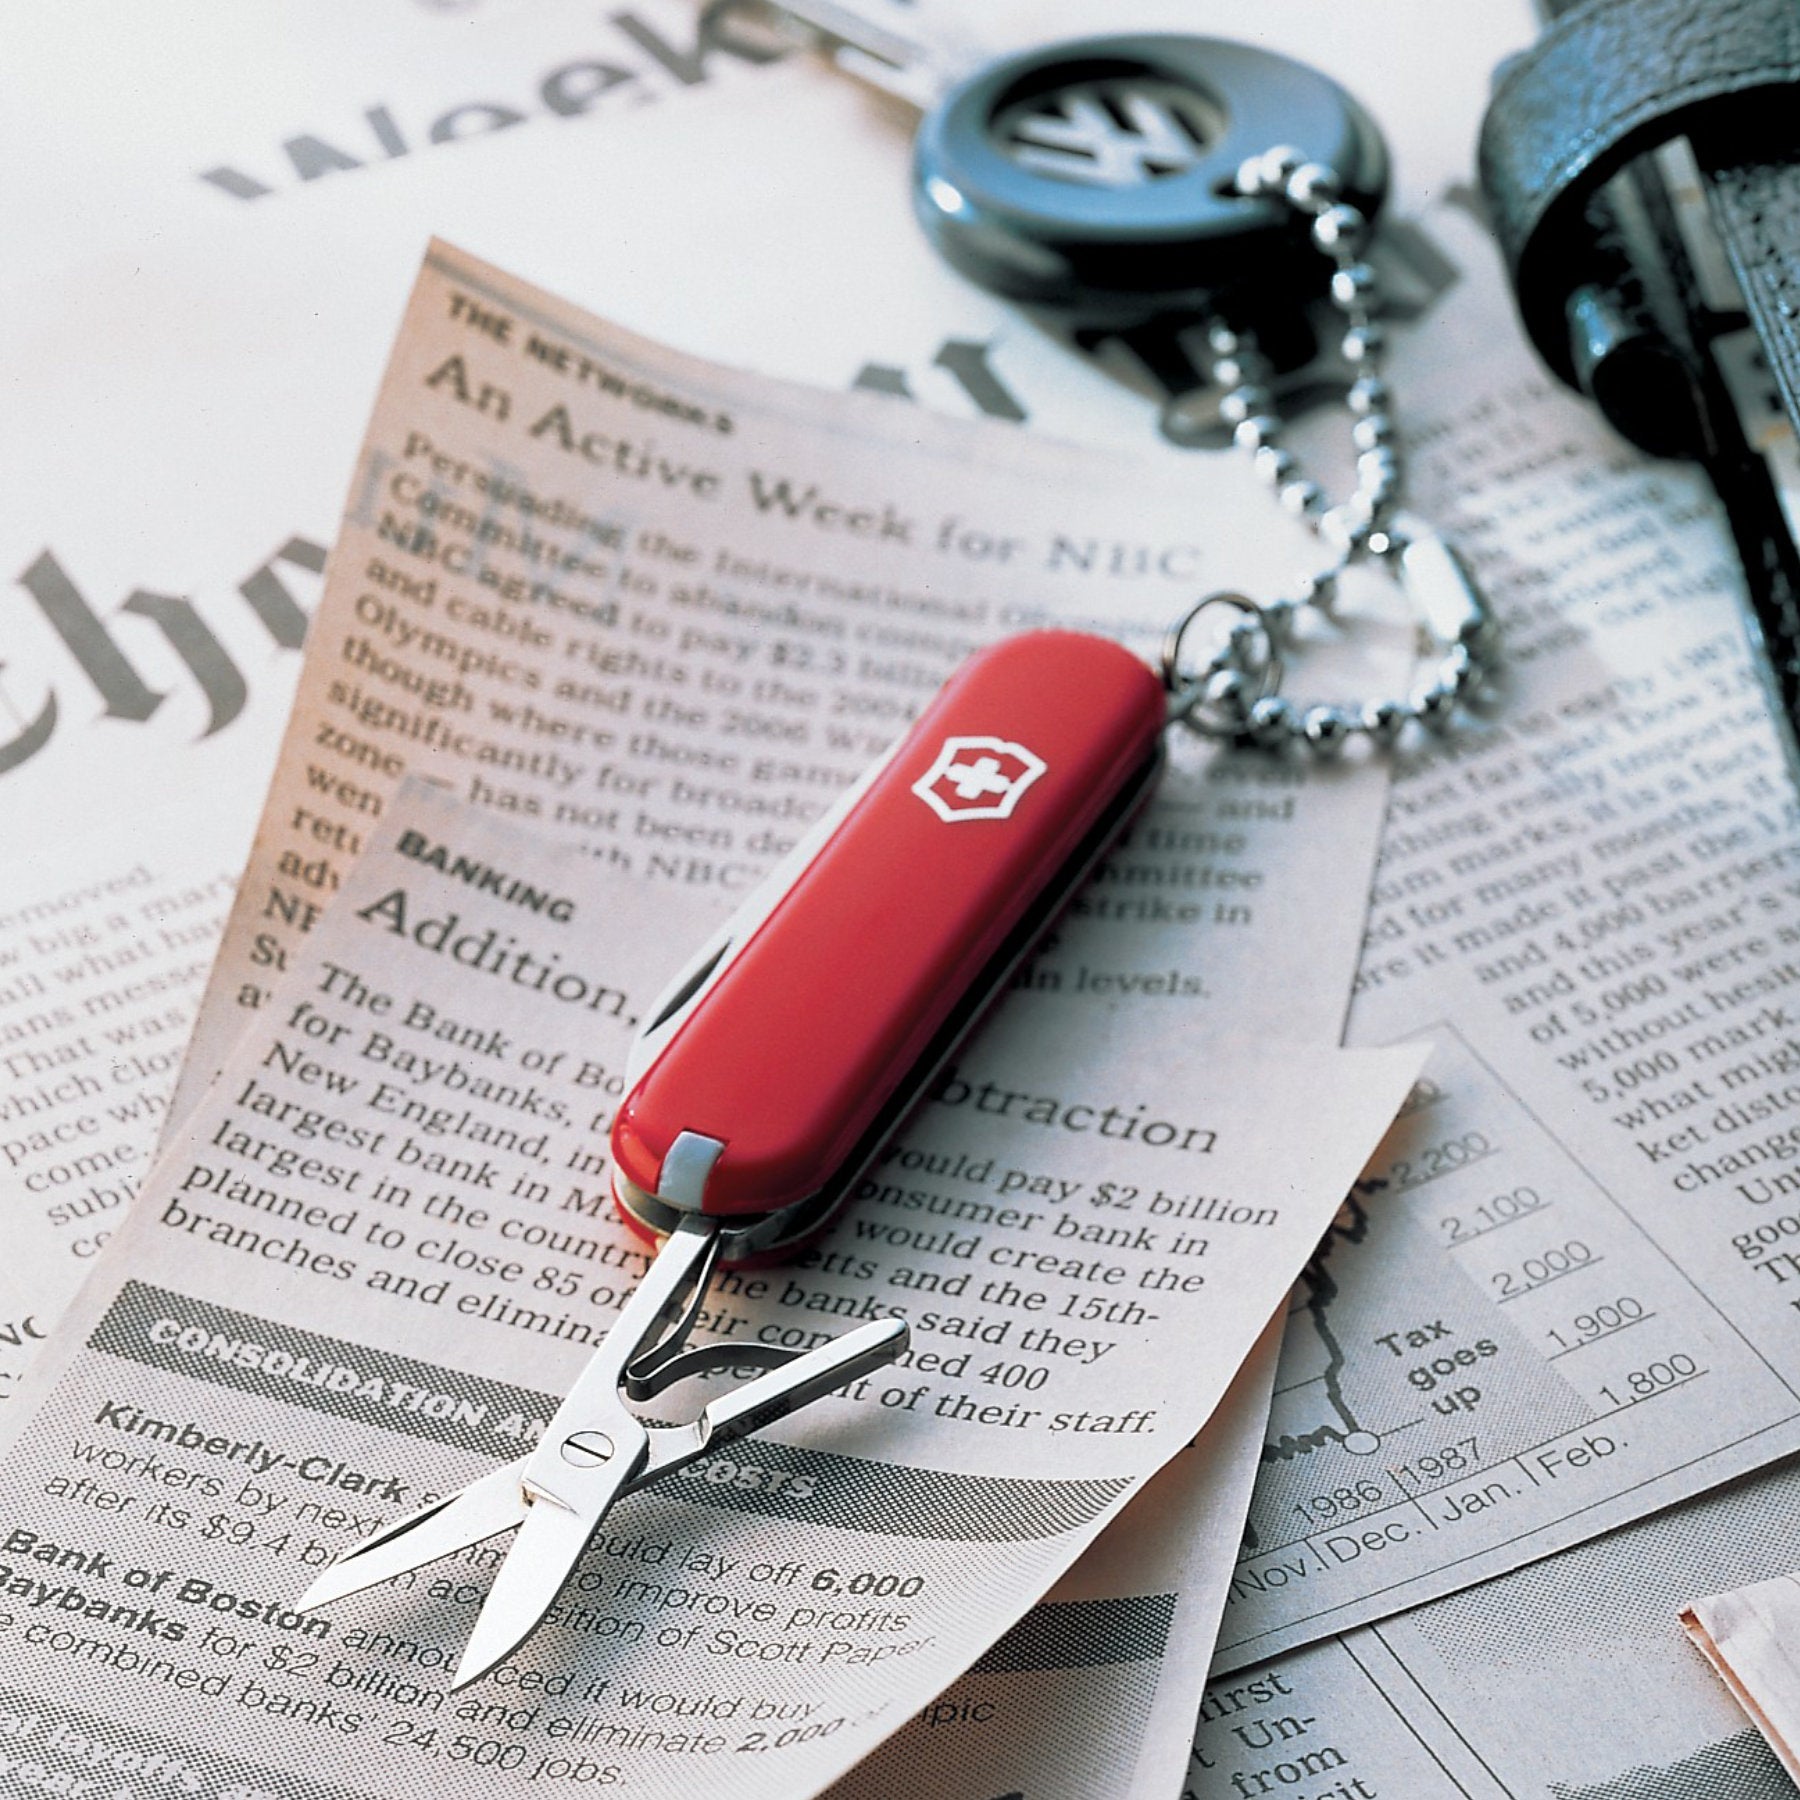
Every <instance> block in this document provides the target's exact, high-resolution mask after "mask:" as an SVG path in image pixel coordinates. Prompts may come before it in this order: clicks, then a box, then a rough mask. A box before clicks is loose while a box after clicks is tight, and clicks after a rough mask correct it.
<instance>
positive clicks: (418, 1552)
mask: <svg viewBox="0 0 1800 1800" xmlns="http://www.w3.org/2000/svg"><path fill="white" fill-rule="evenodd" d="M524 1468H525V1465H524V1462H523V1460H520V1461H519V1462H515V1463H508V1464H507V1465H506V1466H505V1467H504V1468H499V1469H495V1470H494V1471H493V1472H492V1474H488V1475H483V1476H482V1477H481V1479H480V1480H479V1481H472V1482H470V1483H469V1485H468V1486H467V1487H465V1488H462V1489H460V1490H459V1491H458V1492H456V1493H454V1494H452V1495H450V1496H449V1497H448V1498H446V1499H444V1500H440V1501H438V1502H437V1503H436V1505H434V1506H427V1507H421V1508H420V1510H419V1511H418V1512H415V1513H411V1514H409V1515H408V1516H407V1517H405V1518H403V1519H396V1520H395V1521H394V1523H393V1524H391V1525H389V1526H387V1527H385V1528H384V1529H383V1530H381V1531H378V1532H377V1533H376V1534H375V1535H374V1536H373V1537H371V1538H368V1539H365V1540H364V1541H363V1542H362V1543H360V1544H358V1545H356V1547H355V1548H354V1549H351V1550H347V1551H345V1552H344V1554H343V1555H342V1556H341V1557H339V1558H338V1560H337V1561H336V1562H334V1563H333V1564H332V1565H331V1566H330V1567H329V1568H328V1569H325V1570H324V1571H322V1572H321V1574H320V1575H319V1578H318V1579H317V1580H316V1581H315V1582H314V1583H313V1584H312V1586H311V1587H309V1588H308V1589H307V1590H306V1592H305V1593H304V1594H302V1595H301V1596H300V1598H299V1600H298V1601H297V1602H296V1603H295V1604H296V1605H298V1607H299V1608H300V1610H301V1611H302V1612H310V1611H311V1610H312V1608H314V1607H315V1606H325V1605H327V1604H329V1603H330V1602H331V1601H333V1600H341V1599H343V1597H344V1596H345V1595H346V1594H357V1593H360V1592H361V1591H362V1590H363V1589H364V1588H367V1587H374V1586H375V1585H376V1584H377V1583H378V1582H383V1581H391V1580H392V1579H393V1578H394V1577H395V1576H396V1575H404V1574H406V1573H408V1572H409V1571H410V1570H413V1569H417V1568H421V1567H422V1566H423V1565H424V1564H426V1563H428V1562H435V1561H436V1560H437V1558H438V1557H440V1556H449V1555H450V1554H451V1553H452V1552H453V1551H457V1550H466V1549H468V1548H469V1546H470V1545H471V1544H479V1543H480V1542H481V1540H482V1539H483V1538H490V1537H492V1536H493V1535H494V1534H495V1532H497V1531H506V1530H509V1529H510V1528H511V1527H513V1526H515V1525H518V1524H521V1523H522V1522H523V1521H524V1519H525V1516H526V1514H527V1513H528V1512H529V1511H530V1505H531V1503H530V1502H529V1501H528V1500H527V1499H526V1498H525V1489H524V1487H523V1485H522V1477H523V1474H524Z"/></svg>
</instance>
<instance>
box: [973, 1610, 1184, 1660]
mask: <svg viewBox="0 0 1800 1800" xmlns="http://www.w3.org/2000/svg"><path fill="white" fill-rule="evenodd" d="M1174 1618H1175V1596H1174V1595H1173V1594H1125V1595H1120V1596H1118V1597H1116V1598H1113V1599H1107V1600H1046V1601H1043V1602H1041V1603H1040V1604H1039V1605H1037V1606H1034V1607H1033V1608H1032V1609H1031V1611H1030V1612H1028V1613H1027V1614H1026V1615H1025V1616H1024V1618H1022V1619H1021V1620H1020V1621H1019V1622H1018V1624H1016V1625H1015V1626H1014V1627H1013V1628H1012V1630H1011V1631H1009V1632H1008V1633H1007V1634H1006V1635H1005V1636H1004V1637H1003V1638H1001V1639H1000V1640H999V1642H998V1643H996V1644H995V1645H994V1647H993V1649H991V1650H990V1651H988V1653H987V1654H986V1655H985V1656H984V1657H982V1659H981V1660H980V1661H979V1662H978V1663H976V1664H975V1665H974V1666H973V1667H972V1668H971V1669H970V1670H969V1673H970V1674H971V1675H1001V1674H1012V1673H1014V1672H1015V1671H1018V1670H1024V1669H1098V1668H1103V1667H1105V1666H1106V1665H1107V1664H1109V1663H1124V1662H1142V1661H1145V1660H1147V1659H1149V1658H1153V1657H1160V1656H1161V1655H1162V1653H1163V1650H1164V1648H1165V1646H1166V1645H1167V1644H1168V1641H1169V1627H1170V1625H1171V1624H1172V1623H1173V1622H1174Z"/></svg>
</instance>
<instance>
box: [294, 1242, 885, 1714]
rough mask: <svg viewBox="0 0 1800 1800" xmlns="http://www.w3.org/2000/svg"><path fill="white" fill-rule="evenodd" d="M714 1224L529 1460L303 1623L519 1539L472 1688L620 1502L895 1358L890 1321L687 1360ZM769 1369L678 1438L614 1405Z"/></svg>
mask: <svg viewBox="0 0 1800 1800" xmlns="http://www.w3.org/2000/svg"><path fill="white" fill-rule="evenodd" d="M719 1250H720V1234H719V1232H718V1231H717V1230H716V1229H714V1227H713V1225H712V1222H711V1221H709V1220H706V1219H703V1218H701V1217H699V1216H697V1215H693V1214H689V1215H686V1216H684V1217H683V1218H682V1219H681V1220H680V1221H679V1222H678V1223H677V1224H676V1226H675V1228H674V1229H673V1230H672V1231H671V1232H670V1234H669V1236H668V1239H667V1240H666V1242H665V1243H664V1245H663V1247H662V1249H661V1251H660V1253H659V1254H658V1255H657V1256H656V1257H655V1258H654V1259H653V1260H652V1262H651V1264H650V1267H649V1269H648V1270H647V1271H646V1272H645V1274H644V1278H643V1279H642V1280H641V1281H640V1282H639V1283H638V1285H637V1288H636V1290H635V1291H634V1292H633V1294H632V1295H631V1298H630V1299H629V1300H627V1301H626V1303H625V1307H624V1310H623V1311H622V1312H621V1313H620V1315H619V1318H618V1322H617V1323H616V1324H615V1325H614V1326H613V1328H612V1330H611V1331H609V1332H608V1333H607V1335H606V1337H605V1338H604V1339H603V1340H602V1342H601V1344H600V1346H599V1348H598V1349H597V1350H596V1351H595V1352H594V1354H593V1355H592V1356H591V1357H590V1358H589V1359H588V1364H587V1367H586V1368H585V1369H583V1370H582V1372H581V1375H580V1376H579V1378H578V1379H577V1380H576V1382H575V1385H574V1386H573V1387H572V1388H571V1389H570V1390H569V1393H568V1395H567V1397H566V1398H565V1399H564V1401H563V1403H562V1404H561V1405H560V1406H559V1407H558V1408H557V1409H556V1414H555V1417H554V1418H552V1419H551V1421H550V1424H549V1426H548V1428H547V1429H546V1430H545V1432H544V1435H543V1437H542V1438H541V1439H540V1440H539V1443H538V1446H537V1448H536V1449H535V1450H533V1451H532V1452H531V1453H530V1454H529V1455H528V1456H525V1457H522V1458H520V1460H519V1461H517V1462H515V1463H511V1464H508V1465H507V1466H506V1467H505V1468H501V1469H496V1470H494V1471H493V1472H492V1473H490V1474H488V1475H484V1476H482V1477H481V1478H480V1479H479V1480H477V1481H473V1482H471V1483H470V1484H469V1485H468V1486H467V1487H465V1488H463V1489H462V1490H461V1491H460V1492H459V1493H457V1494H454V1495H452V1496H450V1497H449V1498H448V1499H445V1500H440V1501H437V1502H435V1503H434V1504H432V1505H431V1506H428V1507H425V1508H423V1509H422V1510H421V1511H419V1512H416V1513H413V1514H411V1515H410V1516H409V1517H407V1518H403V1519H399V1520H397V1521H395V1523H393V1524H392V1525H389V1526H387V1527H386V1528H384V1529H383V1530H381V1531H378V1532H376V1533H375V1535H374V1536H373V1537H370V1538H367V1539H365V1540H364V1541H363V1542H362V1543H360V1544H358V1545H357V1546H356V1547H355V1548H354V1549H352V1550H349V1551H347V1552H346V1553H345V1554H344V1555H343V1556H342V1557H340V1558H339V1559H338V1561H337V1562H335V1563H334V1564H332V1565H331V1567H330V1568H328V1569H326V1570H325V1571H324V1572H323V1573H322V1574H321V1575H320V1576H319V1578H318V1579H317V1580H316V1581H315V1582H314V1583H313V1584H312V1586H311V1587H309V1588H308V1589H307V1591H306V1592H305V1593H304V1594H303V1595H302V1596H301V1598H300V1601H299V1604H300V1606H301V1607H302V1608H307V1609H310V1608H312V1607H315V1606H323V1605H327V1604H329V1603H330V1602H331V1601H334V1600H340V1599H342V1598H344V1597H345V1596H346V1595H348V1594H354V1593H357V1592H359V1591H360V1590H362V1589H363V1588H367V1587H372V1586H374V1585H375V1584H377V1583H378V1582H383V1581H390V1580H392V1579H393V1578H394V1577H395V1576H397V1575H403V1574H405V1573H407V1572H408V1571H409V1570H412V1569H416V1568H419V1567H421V1566H422V1565H424V1564H425V1563H428V1562H432V1561H434V1560H435V1559H436V1558H438V1557H440V1556H448V1555H450V1554H451V1553H453V1552H455V1551H458V1550H464V1549H467V1548H468V1547H469V1546H470V1545H472V1544H478V1543H480V1542H481V1541H482V1540H483V1539H484V1538H489V1537H492V1536H494V1535H495V1534H496V1533H497V1532H501V1531H508V1530H514V1529H516V1530H517V1531H518V1534H519V1535H518V1538H517V1540H516V1541H515V1542H514V1544H513V1546H512V1548H511V1550H510V1551H509V1552H508V1553H507V1556H506V1559H505V1561H504V1562H503V1563H502V1564H501V1566H500V1572H499V1574H498V1575H497V1576H496V1577H495V1580H494V1585H493V1588H492V1589H491V1591H490V1592H489V1594H488V1597H487V1600H486V1601H485V1602H484V1603H483V1605H482V1608H481V1612H480V1613H479V1615H478V1616H477V1618H476V1621H475V1629H474V1632H473V1633H472V1634H471V1636H470V1638H469V1642H468V1645H467V1647H466V1648H465V1649H464V1651H463V1656H462V1661H461V1663H460V1664H459V1665H458V1667H457V1671H456V1675H455V1678H454V1680H453V1681H452V1683H451V1685H452V1687H462V1686H463V1685H464V1684H465V1683H467V1682H471V1681H474V1680H476V1679H478V1678H479V1677H480V1676H482V1675H485V1674H486V1673H487V1672H488V1671H489V1670H490V1669H492V1668H493V1667H494V1665H495V1664H496V1663H498V1662H500V1661H502V1660H503V1659H504V1658H506V1657H507V1656H510V1655H511V1654H512V1652H513V1651H514V1650H516V1649H517V1648H518V1647H519V1645H520V1644H521V1643H523V1642H524V1640H525V1639H526V1638H527V1637H528V1636H529V1635H530V1634H531V1633H532V1632H533V1631H534V1630H536V1629H537V1627H538V1625H539V1624H540V1623H541V1622H542V1620H543V1617H544V1614H545V1613H546V1612H548V1611H549V1609H550V1606H551V1604H552V1603H553V1602H554V1601H555V1599H556V1596H557V1594H558V1592H559V1591H560V1590H561V1588H562V1585H563V1583H564V1581H565V1580H567V1579H568V1576H569V1574H570V1572H571V1571H572V1570H573V1569H574V1567H575V1564H576V1563H577V1562H578V1561H579V1560H580V1558H581V1555H582V1553H583V1551H585V1550H586V1548H587V1545H588V1542H589V1540H590V1539H591V1538H592V1537H593V1535H594V1533H595V1531H596V1530H598V1529H599V1526H600V1523H601V1521H602V1520H603V1519H604V1518H605V1517H606V1515H607V1513H608V1512H609V1511H610V1510H611V1508H612V1507H613V1505H614V1504H615V1503H616V1502H617V1501H618V1500H619V1499H620V1498H621V1496H623V1495H625V1494H628V1493H632V1492H634V1491H635V1490H636V1489H638V1488H640V1487H642V1486H644V1485H645V1484H646V1483H647V1482H651V1481H655V1480H657V1479H658V1478H659V1477H661V1476H663V1475H666V1474H668V1473H669V1472H670V1471H671V1470H674V1469H678V1468H681V1467H683V1466H684V1465H685V1464H687V1463H690V1462H693V1461H694V1460H695V1459H696V1458H698V1457H701V1456H703V1455H705V1454H706V1453H707V1451H708V1450H709V1449H711V1448H712V1447H713V1446H714V1445H717V1444H724V1443H729V1442H730V1441H731V1440H732V1439H733V1438H738V1437H742V1436H744V1435H745V1434H746V1433H748V1432H752V1431H756V1430H759V1429H760V1428H761V1427H763V1426H764V1425H768V1424H772V1423H774V1421H775V1420H777V1419H782V1418H785V1417H786V1416H787V1415H788V1414H789V1413H791V1412H794V1411H796V1410H798V1409H799V1408H800V1407H802V1406H806V1405H808V1404H810V1403H811V1402H812V1401H813V1400H816V1399H818V1398H820V1397H821V1396H822V1395H825V1394H828V1393H831V1392H833V1391H835V1390H836V1389H838V1388H841V1387H844V1386H846V1385H847V1384H848V1383H850V1382H853V1381H857V1380H859V1379H860V1378H861V1377H862V1376H864V1375H867V1374H870V1373H872V1372H873V1371H874V1370H876V1369H879V1368H882V1367H884V1366H885V1365H886V1364H888V1363H890V1362H892V1361H893V1360H894V1358H895V1357H897V1356H899V1355H900V1354H901V1353H902V1352H903V1351H904V1350H905V1349H906V1346H907V1342H908V1336H909V1334H908V1328H907V1325H906V1321H905V1320H904V1319H898V1318H895V1319H883V1320H877V1321H874V1322H872V1323H870V1324H866V1325H859V1326H857V1327H856V1328H855V1329H854V1330H852V1331H848V1332H846V1333H845V1334H844V1335H843V1336H842V1337H840V1338H837V1339H834V1340H833V1341H832V1342H831V1343H828V1344H822V1345H820V1346H819V1347H818V1348H817V1349H815V1350H808V1351H805V1352H799V1351H791V1350H773V1349H759V1350H756V1351H753V1352H749V1353H747V1352H746V1350H745V1348H744V1347H743V1346H741V1345H736V1344H709V1345H702V1346H699V1347H697V1348H694V1349H688V1348H686V1347H685V1346H686V1340H687V1337H688V1334H689V1333H690V1332H691V1331H692V1329H693V1327H694V1323H695V1321H696V1320H697V1318H698V1317H699V1313H700V1309H701V1304H702V1302H703V1301H704V1299H705V1296H706V1287H707V1282H708V1281H709V1279H710V1278H711V1275H712V1272H713V1269H714V1267H715V1265H716V1264H717V1262H718V1258H719ZM758 1365H763V1366H766V1367H768V1369H769V1373H767V1374H764V1375H758V1376H756V1377H754V1378H753V1379H752V1380H750V1381H747V1382H745V1383H743V1384H742V1385H741V1386H739V1387H736V1388H734V1389H732V1390H731V1391H730V1392H728V1393H726V1394H723V1395H721V1396H720V1397H719V1398H718V1399H716V1400H713V1401H711V1402H710V1403H709V1404H708V1405H707V1406H705V1407H704V1408H703V1409H702V1410H701V1411H700V1413H699V1414H698V1415H697V1416H696V1417H695V1418H693V1419H691V1420H688V1421H687V1422H686V1423H684V1424H678V1425H663V1424H657V1423H653V1422H651V1421H648V1420H645V1419H643V1418H640V1417H639V1416H638V1414H636V1413H635V1412H633V1411H632V1410H631V1409H630V1408H629V1407H628V1406H627V1404H626V1401H627V1399H634V1400H644V1399H649V1398H652V1397H654V1396H655V1395H656V1394H659V1393H661V1392H663V1391H664V1390H665V1389H667V1388H669V1387H672V1386H673V1385H674V1384H675V1383H676V1382H678V1381H682V1380H685V1379H686V1378H687V1377H688V1376H690V1375H697V1374H703V1373H708V1372H716V1371H718V1370H720V1369H724V1368H728V1367H729V1368H742V1367H745V1366H751V1367H755V1366H758Z"/></svg>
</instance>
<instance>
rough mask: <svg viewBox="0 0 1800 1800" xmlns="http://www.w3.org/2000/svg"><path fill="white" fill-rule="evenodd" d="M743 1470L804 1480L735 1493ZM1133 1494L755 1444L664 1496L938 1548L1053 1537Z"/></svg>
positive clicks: (1118, 1484)
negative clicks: (927, 1541) (933, 1542)
mask: <svg viewBox="0 0 1800 1800" xmlns="http://www.w3.org/2000/svg"><path fill="white" fill-rule="evenodd" d="M746 1463H749V1464H753V1465H755V1466H756V1467H757V1468H759V1469H763V1470H778V1471H780V1472H782V1473H784V1474H793V1475H798V1476H801V1477H804V1478H805V1479H803V1480H801V1481H799V1482H793V1483H788V1484H785V1485H783V1486H780V1487H778V1488H776V1489H775V1491H773V1492H770V1491H768V1488H769V1487H770V1486H771V1485H772V1484H769V1483H767V1482H759V1484H758V1485H757V1486H754V1487H750V1486H746V1487H738V1486H735V1485H733V1482H732V1479H731V1477H732V1476H733V1475H735V1473H736V1471H737V1470H738V1469H740V1468H742V1467H743V1466H744V1465H745V1464H746ZM1130 1486H1131V1483H1130V1482H1129V1481H1128V1480H1104V1481H1101V1480H1095V1481H1040V1480H1035V1479H1020V1478H1016V1477H1012V1476H1000V1475H961V1474H956V1473H954V1472H952V1471H949V1470H945V1469H916V1468H909V1467H907V1466H906V1465H904V1464H901V1463H888V1462H872V1461H869V1460H867V1459H866V1458H863V1457H859V1456H834V1455H832V1454H831V1453H830V1452H829V1451H823V1450H798V1449H795V1448H794V1447H793V1446H791V1445H788V1444H778V1443H775V1442H773V1441H771V1440H769V1439H766V1438H757V1439H754V1440H752V1441H751V1442H750V1443H748V1444H747V1445H746V1446H745V1448H743V1449H742V1450H739V1449H738V1448H736V1447H735V1446H734V1447H732V1448H731V1449H728V1450H726V1451H725V1452H723V1453H722V1454H721V1455H718V1456H713V1457H703V1458H702V1459H701V1460H700V1461H698V1462H694V1463H689V1464H688V1466H687V1467H686V1468H685V1469H682V1470H681V1471H679V1473H678V1474H677V1475H676V1476H675V1477H674V1479H673V1480H671V1481H668V1482H665V1483H664V1484H663V1487H662V1491H663V1492H664V1493H668V1494H672V1495H674V1496H675V1497H676V1498H677V1499H681V1500H689V1501H693V1502H694V1503H695V1504H696V1505H700V1506H714V1507H719V1508H722V1509H723V1510H725V1511H728V1512H753V1513H761V1514H762V1515H763V1516H764V1517H765V1518H773V1519H795V1520H798V1521H799V1522H801V1523H802V1524H808V1525H830V1526H834V1527H836V1528H837V1529H839V1530H841V1531H867V1532H872V1533H874V1534H875V1535H877V1536H880V1537H912V1538H934V1539H938V1540H941V1541H943V1542H945V1543H960V1544H1008V1543H1020V1542H1023V1541H1026V1540H1028V1539H1033V1538H1049V1537H1060V1536H1061V1535H1062V1533H1063V1532H1065V1531H1074V1530H1077V1529H1079V1528H1080V1527H1081V1526H1083V1525H1086V1524H1088V1523H1089V1522H1090V1521H1091V1520H1093V1519H1096V1518H1098V1517H1099V1516H1100V1514H1101V1513H1103V1512H1104V1511H1105V1510H1106V1508H1107V1507H1109V1506H1110V1505H1111V1504H1112V1503H1113V1501H1114V1500H1116V1499H1117V1498H1118V1497H1119V1495H1120V1494H1122V1493H1124V1492H1125V1490H1126V1489H1127V1488H1128V1487H1130Z"/></svg>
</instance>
